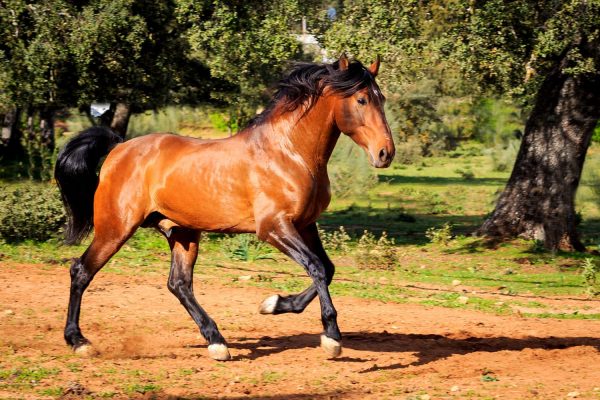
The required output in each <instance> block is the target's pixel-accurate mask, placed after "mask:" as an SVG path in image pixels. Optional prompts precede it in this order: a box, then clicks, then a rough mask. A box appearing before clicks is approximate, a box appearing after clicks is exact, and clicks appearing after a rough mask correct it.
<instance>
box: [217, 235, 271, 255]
mask: <svg viewBox="0 0 600 400" xmlns="http://www.w3.org/2000/svg"><path fill="white" fill-rule="evenodd" d="M220 245H221V250H222V251H223V253H224V254H225V255H226V256H227V257H229V258H230V259H232V260H236V261H257V260H265V259H270V260H273V259H274V258H273V254H274V253H275V251H274V250H273V248H271V247H270V246H269V245H268V244H266V243H264V242H261V241H260V240H258V238H257V237H256V236H254V235H249V234H241V235H234V236H225V237H224V238H223V239H221V240H220Z"/></svg>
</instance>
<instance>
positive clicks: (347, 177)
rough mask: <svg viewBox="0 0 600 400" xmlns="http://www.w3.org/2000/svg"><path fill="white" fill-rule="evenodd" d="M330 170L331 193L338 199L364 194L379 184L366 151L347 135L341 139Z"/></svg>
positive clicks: (332, 158) (330, 163)
mask: <svg viewBox="0 0 600 400" xmlns="http://www.w3.org/2000/svg"><path fill="white" fill-rule="evenodd" d="M328 168H329V180H330V181H331V192H332V193H333V196H335V197H338V198H340V197H341V198H347V197H350V196H354V195H361V194H364V193H365V191H367V190H369V189H371V188H373V187H375V186H376V185H377V182H378V179H377V173H376V172H375V169H374V168H372V167H371V166H370V165H369V162H368V160H367V156H366V155H365V154H364V151H363V150H362V149H361V148H359V147H358V146H357V145H356V144H355V143H354V142H353V141H352V140H351V139H350V138H348V137H346V135H342V136H341V137H340V140H339V143H338V145H337V146H336V147H335V149H334V150H333V154H332V156H331V161H330V162H329V167H328Z"/></svg>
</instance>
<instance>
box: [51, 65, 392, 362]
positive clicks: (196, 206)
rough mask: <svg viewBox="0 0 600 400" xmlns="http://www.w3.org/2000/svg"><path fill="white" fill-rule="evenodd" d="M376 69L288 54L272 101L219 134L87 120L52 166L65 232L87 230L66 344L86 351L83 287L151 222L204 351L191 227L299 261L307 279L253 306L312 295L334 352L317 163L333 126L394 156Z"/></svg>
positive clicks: (218, 349)
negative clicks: (129, 129) (117, 129)
mask: <svg viewBox="0 0 600 400" xmlns="http://www.w3.org/2000/svg"><path fill="white" fill-rule="evenodd" d="M379 66H380V59H379V57H377V59H376V61H375V62H373V63H372V64H371V65H370V66H369V67H365V66H363V64H361V63H360V62H359V61H356V60H354V61H350V60H349V59H348V58H347V57H346V56H345V55H343V56H342V57H340V58H339V59H338V60H336V61H335V62H333V63H298V64H296V65H295V66H293V67H292V68H291V70H290V72H289V74H288V75H287V76H286V77H285V78H284V79H282V80H281V81H280V82H279V84H278V86H277V90H276V92H275V95H274V97H273V100H272V102H271V105H270V106H268V107H267V109H266V110H265V111H263V113H261V114H260V115H259V116H258V117H256V118H255V119H254V120H253V121H251V122H250V123H249V124H248V126H247V127H246V128H245V129H243V130H242V131H240V132H239V133H237V134H235V135H233V136H231V137H228V138H225V139H217V140H202V139H196V138H189V137H182V136H178V135H174V134H169V133H154V134H149V135H146V136H141V137H137V138H134V139H131V140H128V141H123V140H122V139H121V137H120V136H118V135H117V134H115V133H114V132H112V131H111V130H109V129H107V128H102V127H92V128H89V129H87V130H85V131H83V132H81V133H80V134H78V135H77V136H75V137H74V138H73V139H72V140H71V141H69V142H68V143H67V144H66V145H65V146H64V147H63V149H61V151H60V152H59V155H58V158H57V163H56V168H55V178H56V182H57V184H58V186H59V189H60V191H61V196H62V200H63V202H64V205H65V209H66V210H67V215H68V220H67V226H66V230H65V234H66V240H65V241H66V243H67V244H74V243H78V242H80V241H81V240H82V239H84V238H85V237H86V236H87V235H88V234H90V233H91V231H92V230H93V231H94V235H93V239H92V241H91V243H90V245H89V247H88V248H87V249H86V250H85V252H84V253H83V255H82V256H81V257H80V258H77V259H74V261H73V264H72V265H71V268H70V275H71V286H70V295H69V305H68V312H67V321H66V326H65V330H64V338H65V341H66V342H67V344H68V345H70V346H71V348H72V349H73V350H74V351H75V352H76V353H83V354H93V353H94V352H95V350H93V347H91V342H90V341H89V340H88V339H87V338H85V336H83V334H82V332H81V329H80V327H79V315H80V309H81V301H82V296H83V293H84V291H85V290H86V288H87V287H88V285H89V284H90V282H91V281H92V279H93V278H94V276H95V275H96V273H98V271H99V270H100V269H101V268H102V267H103V266H104V265H105V264H106V263H107V262H108V260H109V259H110V258H111V257H112V256H113V255H114V254H115V253H116V252H117V251H118V250H119V249H120V248H121V246H122V245H123V244H124V243H125V242H126V241H127V240H128V239H129V238H130V237H131V236H132V235H133V233H134V232H135V231H136V230H137V229H138V228H139V227H152V228H156V229H158V230H159V231H160V232H161V233H162V234H163V235H164V237H165V238H166V239H167V241H168V243H169V247H170V249H171V269H170V273H169V277H168V282H167V286H168V289H169V290H170V291H171V292H172V293H173V294H174V295H175V296H176V297H177V299H178V300H179V301H180V302H181V304H182V305H183V307H184V308H185V309H186V311H187V312H188V313H189V314H190V316H191V317H192V319H193V320H194V321H195V323H196V324H197V325H198V327H199V329H200V332H201V334H202V336H203V337H204V338H205V339H206V341H207V343H208V354H209V356H210V357H211V358H213V359H215V360H229V359H230V358H231V355H230V353H229V349H228V347H227V343H226V341H225V339H224V338H223V336H222V335H221V333H220V332H219V329H218V327H217V325H216V323H215V321H214V320H213V319H212V318H211V317H210V316H209V315H208V314H207V313H206V311H205V310H204V309H203V308H202V307H201V306H200V305H199V304H198V302H197V301H196V298H195V297H194V293H193V285H192V274H193V268H194V264H195V262H196V258H197V255H198V242H199V239H200V235H201V232H222V233H255V234H256V235H257V237H258V238H259V239H260V240H262V241H264V242H267V243H269V244H271V245H272V246H274V247H275V248H277V249H278V250H280V251H281V252H282V253H284V254H285V255H287V256H288V257H289V258H291V259H292V260H294V261H295V262H297V263H298V264H300V265H301V266H302V267H304V269H305V270H306V272H307V273H308V275H309V276H310V277H311V278H312V284H311V285H310V287H308V288H307V289H305V290H304V291H303V292H301V293H298V294H293V295H288V296H280V295H273V296H270V297H268V298H266V299H265V300H264V301H263V302H262V304H261V305H260V307H259V312H260V313H262V314H282V313H290V312H291V313H301V312H302V311H303V310H304V309H305V308H306V306H307V305H308V304H309V303H310V302H311V301H312V300H313V299H314V298H315V297H316V296H318V297H319V301H320V304H321V320H322V323H323V333H322V334H321V347H322V348H323V349H324V350H325V352H326V354H327V355H328V356H329V357H331V358H333V357H337V356H339V355H340V354H341V350H342V345H341V340H342V337H341V333H340V330H339V327H338V324H337V312H336V309H335V308H334V305H333V302H332V300H331V296H330V293H329V289H328V286H329V284H330V283H331V280H332V278H333V274H334V269H335V268H334V265H333V263H332V262H331V260H330V259H329V257H328V256H327V253H326V252H325V250H324V249H323V245H322V243H321V240H320V239H319V234H318V231H317V225H316V221H317V218H318V217H319V215H320V214H321V213H322V212H323V210H325V209H326V207H327V206H328V204H329V201H330V199H331V191H330V186H329V178H328V176H327V162H328V160H329V158H330V156H331V153H332V151H333V148H334V146H335V144H336V142H337V140H338V138H339V137H340V134H341V133H342V132H343V133H344V134H346V135H348V136H349V137H350V138H351V139H352V140H353V141H354V142H355V143H357V144H358V145H359V146H360V147H362V148H363V149H364V150H365V151H366V153H367V154H368V158H369V160H370V163H371V165H372V166H374V167H376V168H385V167H388V166H389V165H390V163H391V162H392V159H393V158H394V154H395V147H394V142H393V139H392V135H391V132H390V128H389V125H388V123H387V120H386V117H385V113H384V110H383V106H384V102H385V97H384V96H383V94H382V93H381V91H380V89H379V86H378V85H377V83H376V82H375V77H376V76H377V72H378V70H379ZM104 156H106V158H105V159H104V162H103V163H102V166H101V169H100V172H99V175H97V173H96V171H97V169H98V166H99V165H100V161H101V159H102V158H103V157H104Z"/></svg>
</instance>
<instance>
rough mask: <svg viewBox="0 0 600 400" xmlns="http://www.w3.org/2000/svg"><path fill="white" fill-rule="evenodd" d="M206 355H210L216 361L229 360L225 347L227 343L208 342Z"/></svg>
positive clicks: (227, 350) (229, 356)
mask: <svg viewBox="0 0 600 400" xmlns="http://www.w3.org/2000/svg"><path fill="white" fill-rule="evenodd" d="M208 355H209V356H210V358H212V359H213V360H217V361H227V360H231V355H230V354H229V349H227V345H226V344H223V343H214V344H209V345H208Z"/></svg>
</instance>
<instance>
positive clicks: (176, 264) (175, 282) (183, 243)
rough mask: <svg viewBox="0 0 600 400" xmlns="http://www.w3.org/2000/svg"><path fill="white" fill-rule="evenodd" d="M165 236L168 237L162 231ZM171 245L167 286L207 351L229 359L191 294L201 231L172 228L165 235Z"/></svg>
mask: <svg viewBox="0 0 600 400" xmlns="http://www.w3.org/2000/svg"><path fill="white" fill-rule="evenodd" d="M165 236H167V235H166V234H165ZM167 239H168V240H169V246H170V247H171V272H170V274H169V281H168V287H169V290H170V291H171V293H173V294H174V295H175V297H177V299H178V300H179V302H180V303H181V304H182V305H183V307H184V308H185V309H186V311H187V312H188V313H189V314H190V316H191V317H192V319H193V320H194V322H196V325H198V327H199V328H200V332H201V333H202V336H204V338H205V339H206V341H207V342H208V354H209V355H210V357H211V358H213V359H215V360H221V361H225V360H229V359H230V358H231V357H230V355H229V350H228V349H227V344H226V343H225V339H224V338H223V336H222V335H221V332H219V329H218V328H217V324H216V323H215V321H213V319H212V318H210V317H209V316H208V314H207V313H206V311H204V309H203V308H202V307H200V305H199V304H198V302H197V301H196V298H195V297H194V287H193V272H194V264H195V263H196V258H197V256H198V241H199V239H200V232H198V231H193V230H187V229H183V228H179V227H174V228H171V230H170V234H169V235H168V236H167Z"/></svg>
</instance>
